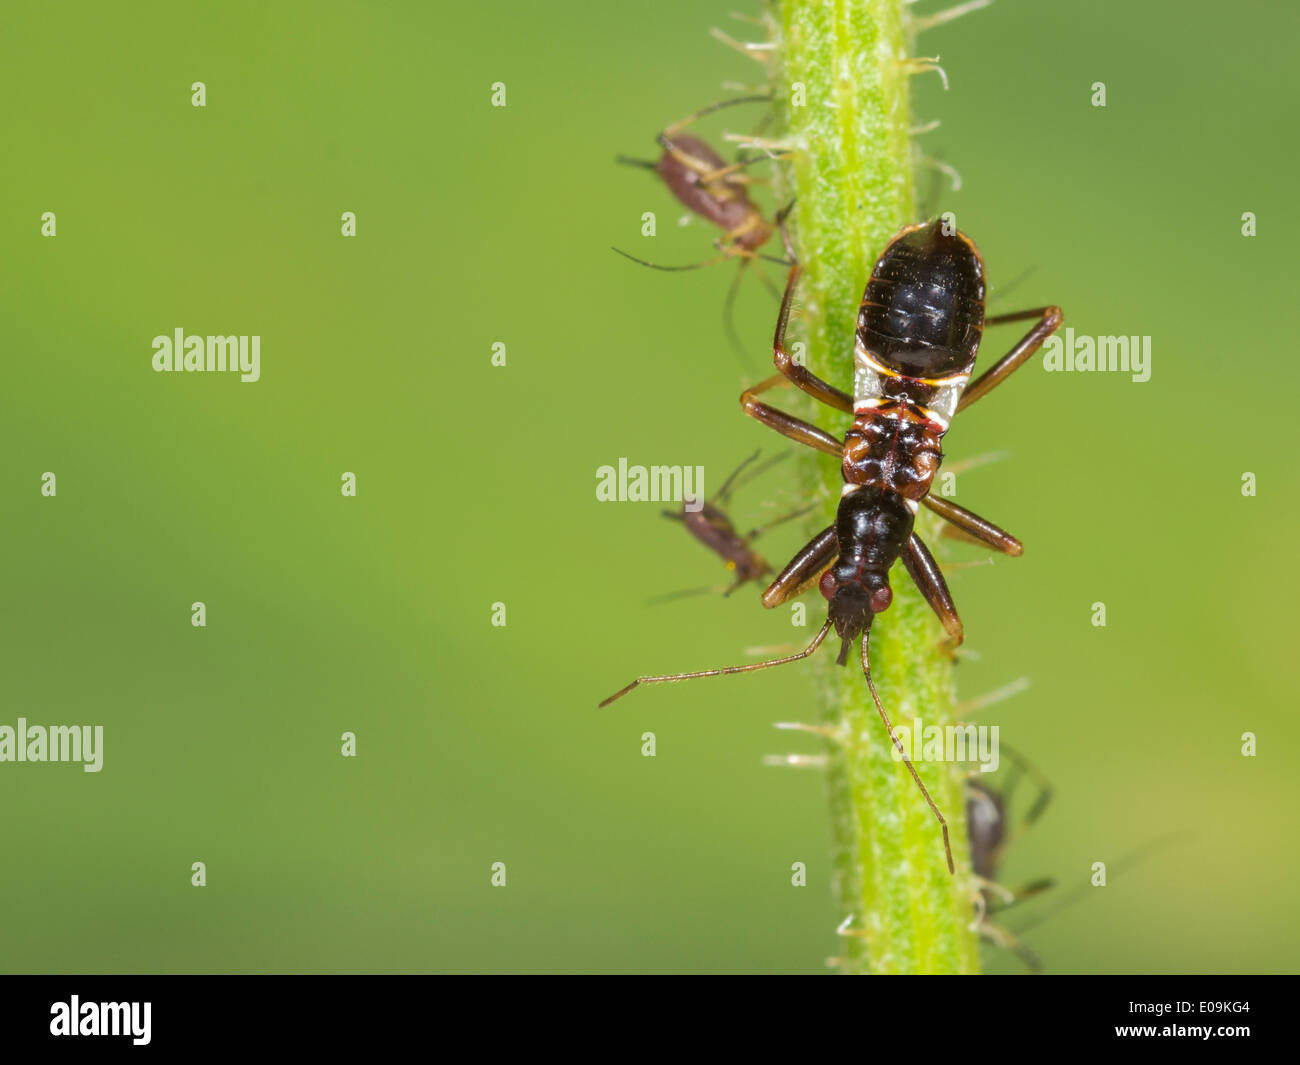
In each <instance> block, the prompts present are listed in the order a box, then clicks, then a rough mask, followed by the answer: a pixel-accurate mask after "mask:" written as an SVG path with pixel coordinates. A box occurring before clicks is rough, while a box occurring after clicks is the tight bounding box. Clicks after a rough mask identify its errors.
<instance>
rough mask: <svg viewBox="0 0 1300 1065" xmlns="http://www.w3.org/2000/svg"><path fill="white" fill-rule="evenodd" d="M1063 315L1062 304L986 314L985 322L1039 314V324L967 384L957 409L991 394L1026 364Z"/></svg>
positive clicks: (1018, 319) (1016, 319)
mask: <svg viewBox="0 0 1300 1065" xmlns="http://www.w3.org/2000/svg"><path fill="white" fill-rule="evenodd" d="M1064 317H1065V316H1064V315H1063V314H1062V313H1061V308H1060V307H1036V308H1034V309H1033V310H1032V311H1017V312H1016V313H1014V314H999V315H996V316H995V317H993V318H986V319H985V320H984V324H985V326H990V325H999V324H1000V323H1002V322H1020V321H1024V320H1025V319H1027V318H1037V319H1038V324H1037V325H1035V326H1034V327H1033V328H1032V329H1031V330H1029V332H1028V333H1026V334H1025V335H1024V336H1023V337H1022V338H1021V340H1020V343H1019V344H1017V345H1016V346H1015V347H1014V348H1012V349H1011V350H1010V351H1009V352H1007V354H1005V355H1004V356H1002V358H1001V359H999V360H998V361H997V362H995V363H994V364H993V365H992V366H990V367H989V368H988V369H987V370H985V371H984V372H983V373H982V374H980V375H979V377H977V378H975V380H974V381H972V382H971V383H970V384H969V385H967V386H966V390H965V391H964V392H963V393H962V396H961V400H960V401H959V402H958V403H957V410H959V411H963V410H965V409H966V408H967V407H969V406H970V405H971V404H972V403H974V402H975V401H976V400H977V399H979V398H980V397H981V396H986V395H988V394H989V393H990V392H992V391H993V389H995V388H997V386H998V385H1000V384H1001V383H1002V382H1003V381H1005V380H1006V379H1007V378H1008V377H1010V376H1011V374H1012V373H1013V372H1015V371H1016V370H1017V369H1019V368H1020V367H1021V366H1022V365H1024V363H1025V361H1026V360H1027V359H1028V358H1029V357H1030V356H1031V355H1033V353H1034V352H1036V351H1037V350H1038V349H1039V348H1040V347H1042V346H1043V341H1045V340H1046V339H1047V338H1048V337H1050V336H1051V335H1052V334H1053V333H1055V332H1056V331H1057V330H1058V329H1059V328H1060V327H1061V322H1062V321H1063V320H1064Z"/></svg>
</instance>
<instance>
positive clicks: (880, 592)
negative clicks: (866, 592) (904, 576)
mask: <svg viewBox="0 0 1300 1065" xmlns="http://www.w3.org/2000/svg"><path fill="white" fill-rule="evenodd" d="M893 601H894V593H893V592H892V591H890V588H889V585H885V586H884V587H882V588H877V589H876V590H875V591H874V592H872V593H871V612H872V613H873V614H883V613H884V612H885V611H886V610H888V609H889V604H890V603H892V602H893Z"/></svg>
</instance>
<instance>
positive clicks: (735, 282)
mask: <svg viewBox="0 0 1300 1065" xmlns="http://www.w3.org/2000/svg"><path fill="white" fill-rule="evenodd" d="M752 261H753V260H752V259H749V258H742V259H741V260H740V265H739V266H737V267H736V274H735V276H734V277H733V278H732V279H731V284H730V285H728V286H727V295H726V298H725V299H724V300H723V301H722V328H723V330H724V331H725V332H726V334H727V343H729V344H730V345H731V349H732V350H733V351H734V352H735V353H736V355H737V357H738V358H739V359H740V361H741V364H742V365H744V366H745V367H746V369H747V370H748V369H749V368H750V365H749V359H750V356H749V352H748V351H747V350H746V348H745V342H744V341H743V340H742V339H741V337H740V331H739V330H738V329H737V328H736V293H737V292H739V291H740V281H741V278H743V277H744V276H745V270H746V268H747V267H748V266H749V264H750V263H751V262H752ZM759 276H762V275H759ZM746 376H748V374H746Z"/></svg>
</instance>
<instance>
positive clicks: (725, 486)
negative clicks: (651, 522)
mask: <svg viewBox="0 0 1300 1065" xmlns="http://www.w3.org/2000/svg"><path fill="white" fill-rule="evenodd" d="M762 453H763V452H762V451H755V452H754V453H753V454H752V455H750V456H749V458H747V459H744V460H743V461H742V462H741V463H740V465H739V466H737V467H736V468H735V469H734V470H732V471H731V473H730V474H728V475H727V479H726V480H725V481H723V482H722V487H721V488H719V489H718V490H717V491H716V492H715V493H714V494H713V499H714V502H716V503H725V502H726V501H727V497H728V496H730V495H731V492H732V489H733V488H735V486H736V478H737V477H738V476H740V472H741V471H742V470H743V469H744V468H745V467H746V466H748V465H749V464H750V463H751V462H757V461H758V457H759V455H761V454H762ZM664 513H665V514H670V513H674V512H673V511H667V510H665V511H664Z"/></svg>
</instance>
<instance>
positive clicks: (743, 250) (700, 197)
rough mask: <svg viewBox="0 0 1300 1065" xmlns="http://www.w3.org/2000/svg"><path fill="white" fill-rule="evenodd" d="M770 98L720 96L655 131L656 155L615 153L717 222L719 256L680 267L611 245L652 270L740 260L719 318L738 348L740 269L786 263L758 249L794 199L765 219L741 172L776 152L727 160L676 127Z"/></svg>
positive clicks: (687, 205)
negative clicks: (635, 156)
mask: <svg viewBox="0 0 1300 1065" xmlns="http://www.w3.org/2000/svg"><path fill="white" fill-rule="evenodd" d="M770 100H771V97H768V96H742V97H738V98H737V99H734V100H723V101H721V102H719V103H716V104H710V105H709V106H708V107H704V108H701V109H700V110H699V111H696V112H694V113H693V114H690V115H687V116H686V117H685V118H683V119H681V120H680V121H677V122H674V123H673V124H672V125H671V126H668V127H667V128H666V129H664V130H663V131H662V132H661V133H660V134H659V136H658V137H657V138H656V139H657V141H658V142H659V145H660V146H661V147H662V148H663V154H662V155H661V156H660V157H659V158H658V159H657V160H650V159H633V158H630V157H628V156H625V155H620V156H619V157H618V162H620V163H623V164H624V165H626V166H637V167H641V168H643V169H646V170H653V171H654V172H655V173H657V174H658V175H659V178H660V180H662V181H663V183H664V184H665V185H666V186H667V187H668V191H669V192H671V193H672V194H673V196H674V197H675V198H676V199H677V201H678V202H679V203H681V204H682V206H684V207H685V208H686V209H687V210H689V211H690V212H691V213H692V214H695V215H698V216H699V217H700V218H703V219H704V220H705V221H707V222H711V223H712V224H713V225H715V226H717V227H718V228H719V229H721V230H722V236H721V237H720V238H719V239H718V240H716V241H714V246H715V247H716V248H717V250H718V252H719V254H718V255H715V256H714V257H713V258H710V259H704V260H701V261H700V262H697V263H688V264H686V265H685V266H662V265H660V264H658V263H652V262H649V261H647V260H645V259H638V258H637V257H636V256H635V255H630V254H629V253H627V252H625V251H623V250H622V249H620V248H614V249H613V250H614V251H616V252H618V254H619V255H621V256H623V257H624V258H625V259H631V260H632V262H634V263H638V264H639V265H641V266H648V267H650V268H651V269H652V270H667V271H670V272H677V271H682V270H698V269H701V268H702V267H706V266H714V265H716V264H717V263H721V262H726V261H727V260H728V259H739V260H740V266H739V267H738V268H737V270H736V276H735V277H734V278H733V279H732V282H731V286H730V288H728V290H727V297H726V302H725V304H724V307H723V318H724V321H725V322H726V328H727V333H728V335H729V337H730V338H731V341H732V343H733V344H734V345H735V346H736V347H737V348H739V347H740V340H739V338H738V337H737V335H736V328H735V322H734V319H733V308H734V305H735V299H736V290H737V288H738V287H739V285H740V279H741V277H742V276H743V275H744V272H745V268H746V267H747V266H749V265H750V264H751V263H755V262H757V261H758V260H759V259H763V260H766V261H767V262H771V263H779V264H780V265H781V266H789V265H790V260H787V259H780V258H776V257H774V256H771V255H763V254H761V253H760V252H759V249H760V248H761V247H762V246H763V245H764V244H766V243H767V242H768V241H769V240H771V239H772V236H773V234H775V233H776V232H777V231H778V230H779V229H780V228H781V225H782V224H783V223H784V221H785V219H786V217H787V216H788V215H789V213H790V210H791V208H792V207H793V206H794V204H793V203H791V204H788V205H787V206H786V207H785V208H784V209H782V210H781V211H780V212H779V213H778V214H777V216H776V218H775V220H774V221H773V222H769V221H768V220H767V219H766V217H765V216H764V214H763V212H762V210H761V209H760V208H759V207H758V205H757V204H755V203H754V201H753V200H751V199H750V197H749V186H750V185H751V184H753V181H754V179H753V178H750V177H748V176H747V175H745V174H743V173H741V171H742V170H744V169H745V167H747V166H750V165H752V164H753V163H755V162H757V161H759V160H761V159H763V158H779V157H777V156H771V157H765V156H756V157H754V158H751V159H741V160H739V161H738V162H735V163H728V162H727V161H726V160H725V159H723V158H722V156H720V155H718V153H717V152H715V151H714V150H713V149H712V148H711V147H710V146H709V145H708V143H707V142H705V141H704V140H703V139H702V138H701V137H697V136H695V135H694V134H691V133H683V132H681V131H682V130H683V129H685V128H686V127H687V126H689V125H690V124H691V123H692V122H695V121H696V120H697V119H700V118H703V117H704V116H705V115H709V114H712V113H713V112H714V111H719V110H721V109H723V108H724V107H734V106H735V105H737V104H749V103H767V102H770ZM759 277H760V278H761V279H762V281H763V283H764V284H765V285H767V286H768V288H769V289H771V291H772V295H773V296H776V295H777V294H778V293H777V291H776V289H775V288H773V287H772V283H771V282H770V281H768V279H767V278H766V277H765V276H764V275H763V274H762V273H761V272H760V273H759Z"/></svg>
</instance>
